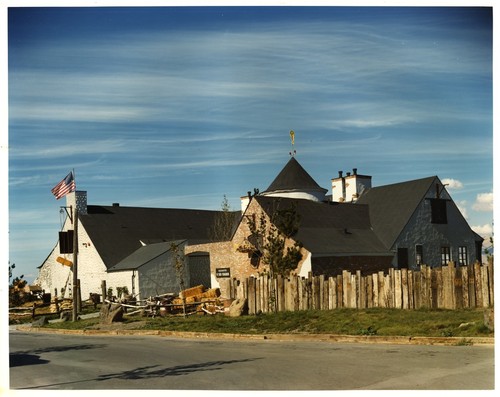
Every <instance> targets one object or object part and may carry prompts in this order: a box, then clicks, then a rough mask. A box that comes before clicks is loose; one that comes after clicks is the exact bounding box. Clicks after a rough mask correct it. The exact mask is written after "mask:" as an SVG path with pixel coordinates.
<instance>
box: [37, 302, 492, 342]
mask: <svg viewBox="0 0 500 397" xmlns="http://www.w3.org/2000/svg"><path fill="white" fill-rule="evenodd" d="M98 322H99V320H98V319H87V320H80V321H78V322H59V323H52V324H48V325H47V326H46V327H49V328H64V329H85V328H89V327H95V326H96V325H98ZM124 323H125V324H127V325H128V326H129V327H130V326H131V327H133V328H134V329H143V330H169V331H191V332H218V333H236V334H266V333H278V334H279V333H287V334H288V333H314V334H323V333H328V334H341V335H380V336H428V337H442V336H445V337H446V336H448V337H450V336H454V337H461V338H463V341H464V342H463V343H464V344H465V343H467V341H468V339H467V338H471V337H477V336H493V332H491V331H489V330H488V328H487V327H486V326H485V325H484V322H483V310H480V309H476V310H472V309H464V310H427V309H418V310H398V309H380V308H374V309H365V310H356V309H336V310H330V311H314V310H311V311H301V312H281V313H275V314H261V315H257V316H241V317H226V316H224V315H215V316H209V315H205V316H190V317H187V318H183V317H174V316H171V317H156V318H144V317H140V316H134V317H132V316H131V317H127V318H126V320H125V321H124ZM461 324H462V326H461V327H460V325H461ZM464 324H465V326H464Z"/></svg>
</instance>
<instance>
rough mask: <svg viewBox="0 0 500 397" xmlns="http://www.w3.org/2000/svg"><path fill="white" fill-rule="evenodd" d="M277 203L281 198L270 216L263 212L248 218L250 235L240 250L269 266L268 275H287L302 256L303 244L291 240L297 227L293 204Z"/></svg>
mask: <svg viewBox="0 0 500 397" xmlns="http://www.w3.org/2000/svg"><path fill="white" fill-rule="evenodd" d="M279 205H280V201H277V203H276V205H275V207H274V208H273V210H272V211H271V214H270V215H269V218H268V217H267V216H266V214H265V213H264V212H261V213H260V214H259V215H258V216H250V217H248V218H247V224H248V227H249V229H250V235H249V236H248V237H247V239H246V241H245V245H244V247H240V251H242V250H245V249H246V250H247V252H250V253H251V257H252V259H253V260H256V259H257V260H260V261H262V262H263V263H264V264H266V265H268V266H269V272H270V274H271V276H274V275H281V276H288V275H289V274H290V272H291V271H293V270H295V269H296V268H297V266H298V264H299V262H300V260H301V259H302V253H301V252H300V251H301V248H302V244H301V243H300V242H299V241H297V240H296V239H292V237H293V236H295V235H296V234H297V232H298V230H299V224H300V217H299V215H298V214H297V209H296V205H294V204H293V205H292V206H290V207H289V208H285V209H281V208H279ZM268 219H269V220H268ZM287 242H289V243H291V245H290V244H288V245H287Z"/></svg>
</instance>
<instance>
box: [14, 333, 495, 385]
mask: <svg viewBox="0 0 500 397" xmlns="http://www.w3.org/2000/svg"><path fill="white" fill-rule="evenodd" d="M9 339H10V340H9V344H10V388H11V389H19V390H21V389H80V390H91V389H125V390H126V389H183V390H186V389H187V390H200V389H201V390H231V389H232V390H235V389H236V390H356V389H365V390H382V389H386V390H387V389H397V390H399V389H406V390H446V389H448V390H460V389H477V390H489V389H493V388H494V347H493V346H490V345H488V346H484V345H483V346H416V345H389V344H355V343H343V344H339V343H329V342H300V343H297V342H296V343H294V342H280V341H271V340H245V341H230V340H215V339H213V340H212V339H196V340H194V339H182V338H170V337H159V336H116V335H114V336H85V335H60V334H44V333H29V332H20V331H11V332H10V335H9Z"/></svg>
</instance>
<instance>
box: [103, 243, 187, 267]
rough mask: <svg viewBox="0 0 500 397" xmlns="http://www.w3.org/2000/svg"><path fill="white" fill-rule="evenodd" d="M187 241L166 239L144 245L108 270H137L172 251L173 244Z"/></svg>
mask: <svg viewBox="0 0 500 397" xmlns="http://www.w3.org/2000/svg"><path fill="white" fill-rule="evenodd" d="M185 241H186V240H175V241H166V242H163V243H156V244H150V245H145V246H142V247H141V248H139V249H138V250H137V251H134V252H132V254H130V255H129V256H127V257H126V258H124V259H122V260H121V261H120V262H118V263H117V264H116V265H114V266H111V267H110V268H109V269H108V271H110V272H113V271H121V270H136V269H138V268H140V267H141V266H143V265H145V264H147V263H149V262H151V261H152V260H154V259H156V258H158V257H159V256H161V255H163V254H164V253H166V252H168V251H170V250H171V249H172V244H174V245H179V244H182V243H184V242H185Z"/></svg>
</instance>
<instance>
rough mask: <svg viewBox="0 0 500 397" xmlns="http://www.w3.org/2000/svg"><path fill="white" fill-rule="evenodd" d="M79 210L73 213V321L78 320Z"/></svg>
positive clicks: (76, 209)
mask: <svg viewBox="0 0 500 397" xmlns="http://www.w3.org/2000/svg"><path fill="white" fill-rule="evenodd" d="M77 297H78V208H77V207H76V205H75V209H74V212H73V321H77V320H78V298H77Z"/></svg>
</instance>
